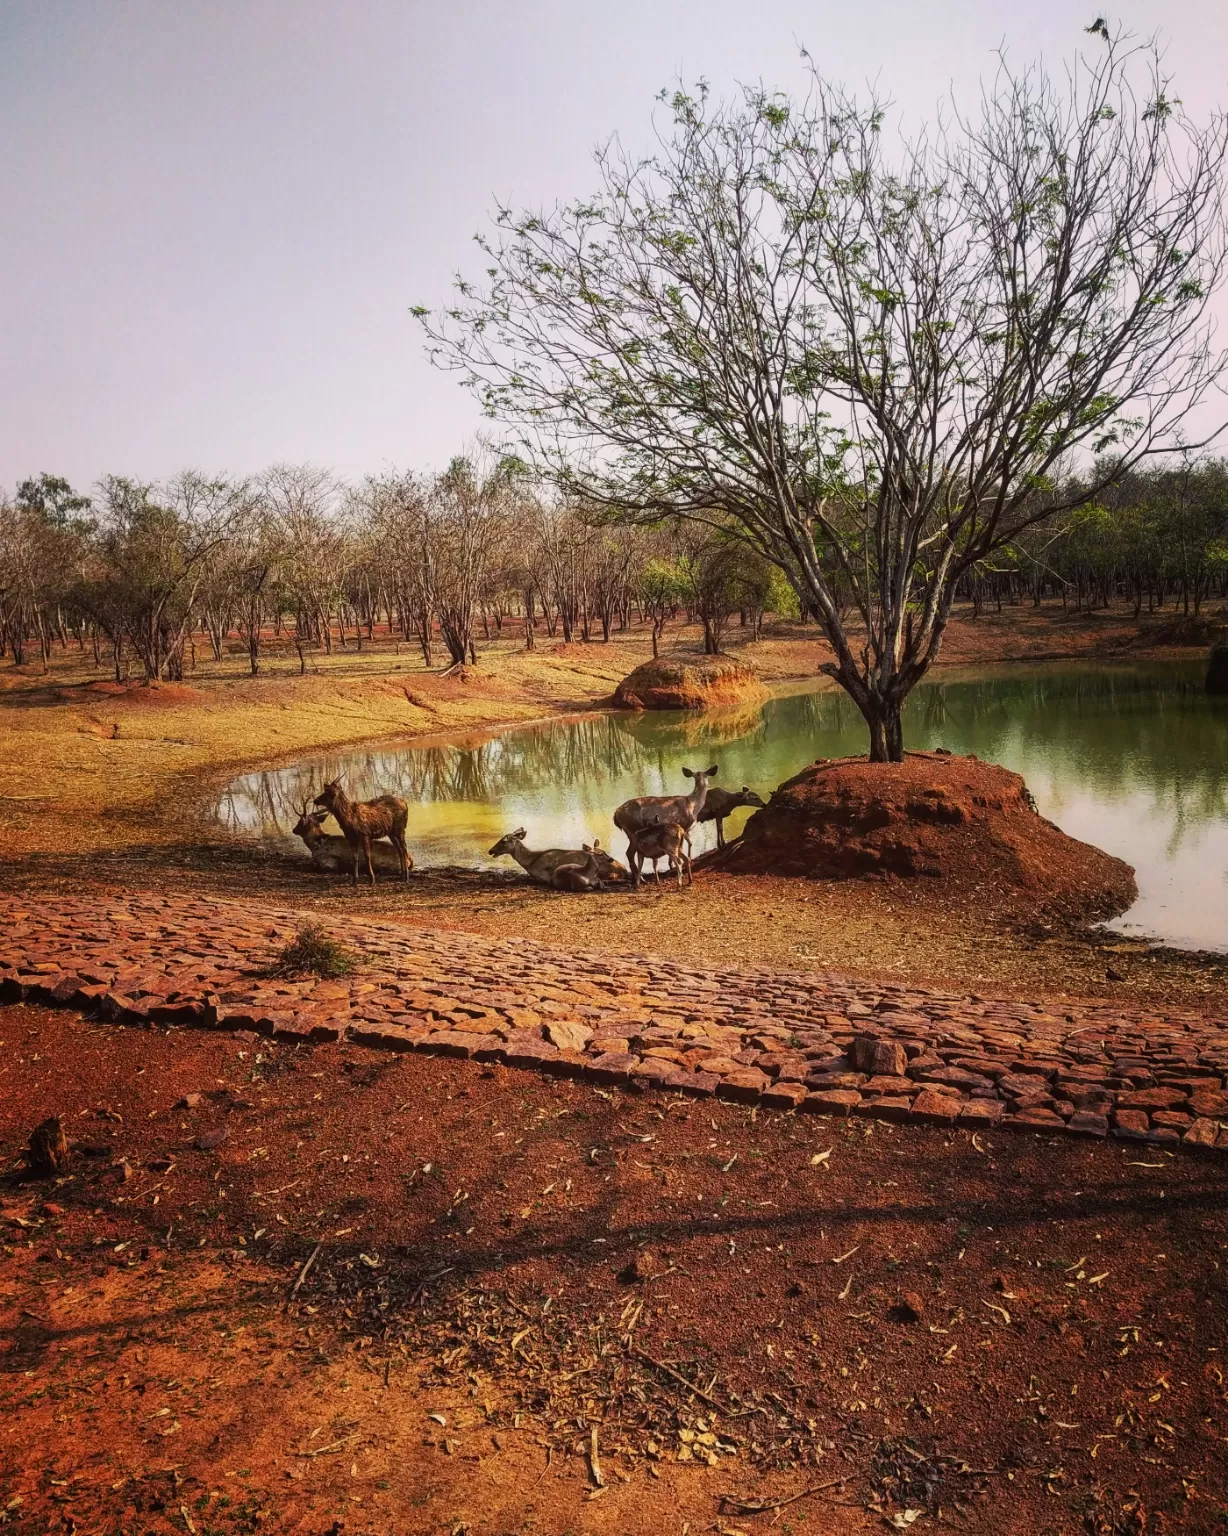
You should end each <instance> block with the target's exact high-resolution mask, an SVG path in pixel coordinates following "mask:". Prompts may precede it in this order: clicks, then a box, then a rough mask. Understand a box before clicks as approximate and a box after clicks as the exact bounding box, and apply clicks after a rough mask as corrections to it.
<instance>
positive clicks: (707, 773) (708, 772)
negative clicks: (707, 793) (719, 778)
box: [682, 763, 716, 789]
mask: <svg viewBox="0 0 1228 1536" xmlns="http://www.w3.org/2000/svg"><path fill="white" fill-rule="evenodd" d="M682 771H683V773H685V774H686V776H687V778H688V779H694V780H695V788H696V789H698V788H699V787H700V782H701V781H702V782H703V783H704V784H706V783H707V782H708V780H709V779H714V778H715V777H716V764H715V763H713V764H712V766H711V768H684V769H683V770H682Z"/></svg>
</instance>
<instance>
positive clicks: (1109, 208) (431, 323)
mask: <svg viewBox="0 0 1228 1536" xmlns="http://www.w3.org/2000/svg"><path fill="white" fill-rule="evenodd" d="M1090 46H1092V47H1094V48H1095V49H1096V50H1097V54H1096V57H1094V58H1092V59H1090V60H1088V59H1085V58H1080V59H1078V60H1076V61H1074V62H1073V63H1072V64H1071V66H1070V68H1069V70H1068V71H1067V73H1066V75H1065V77H1064V78H1063V79H1061V80H1059V81H1054V80H1051V79H1050V78H1049V77H1048V76H1046V75H1045V74H1044V73H1043V72H1042V71H1041V70H1039V69H1032V70H1027V71H1024V72H1023V73H1014V72H1012V71H1011V69H1010V68H1009V67H1008V66H1007V64H1006V62H1005V60H1003V61H1002V63H1001V65H1000V68H999V70H998V73H997V75H996V78H995V79H994V80H993V81H992V83H991V84H990V85H989V86H988V87H987V88H986V90H985V91H984V92H983V99H982V103H981V107H980V110H979V113H978V114H977V115H976V116H975V117H974V118H973V117H965V116H962V115H959V114H958V113H957V114H955V116H954V117H953V119H952V120H951V121H950V122H949V123H939V124H938V125H936V126H935V127H934V128H933V129H932V130H930V131H929V132H927V133H925V134H924V135H922V136H921V137H920V138H919V139H918V140H916V141H915V142H912V143H900V142H895V141H892V142H890V143H889V142H888V138H887V135H886V133H885V113H884V107H883V104H882V103H880V102H879V101H877V100H871V101H869V102H868V103H859V102H858V101H857V100H855V99H854V98H852V97H850V96H848V95H847V94H845V93H844V92H843V91H841V90H838V89H836V88H833V87H831V86H829V85H827V84H825V83H824V82H823V81H822V80H820V79H819V78H817V76H816V77H815V78H814V82H813V87H812V90H811V92H810V95H809V96H808V98H807V99H806V100H804V101H800V102H791V101H789V100H787V99H784V98H782V97H778V96H772V95H768V94H766V93H764V92H763V91H757V90H751V91H746V92H745V93H744V94H743V97H742V98H741V100H740V101H737V102H735V103H734V104H732V105H729V106H724V107H722V106H716V105H714V104H712V103H710V102H709V101H708V100H707V98H706V94H705V93H704V92H700V93H699V94H698V96H692V95H687V94H685V93H682V92H679V93H678V94H677V95H675V96H674V97H673V99H672V103H671V107H672V123H671V126H670V129H669V131H668V133H667V134H666V136H665V137H664V138H663V139H662V142H661V145H660V149H659V152H658V153H657V154H655V155H654V156H652V157H650V158H648V159H645V160H632V159H629V158H627V157H626V156H624V155H623V154H621V153H620V152H619V151H618V150H617V148H616V147H613V146H612V147H607V148H606V149H604V150H603V151H601V152H600V153H599V155H598V171H599V181H600V185H599V189H598V191H597V194H596V195H595V196H594V197H591V198H588V199H586V200H584V201H583V202H581V203H578V204H575V205H573V206H570V207H564V208H561V209H558V210H555V211H554V212H552V213H546V214H533V215H525V216H519V217H517V216H513V214H512V213H511V212H510V211H508V210H503V211H501V212H500V214H499V216H498V220H497V224H498V232H497V234H496V235H495V236H493V237H491V238H490V239H488V240H486V241H484V242H483V244H484V246H485V249H486V257H487V265H488V267H489V269H490V270H491V271H492V273H493V276H492V277H491V278H490V279H489V281H488V282H487V283H486V285H485V286H484V287H481V288H474V287H471V286H469V285H468V284H464V283H462V284H461V293H460V297H459V299H458V301H457V302H456V304H455V305H454V306H452V307H450V308H449V309H448V310H447V311H445V312H444V313H443V314H442V316H440V317H438V318H433V317H432V316H431V315H429V314H428V313H427V312H426V311H421V310H420V311H418V313H419V314H420V316H421V317H422V318H423V320H424V323H425V325H426V328H427V332H428V335H429V336H430V337H431V339H432V350H433V353H434V356H435V357H436V358H437V359H438V360H440V361H441V362H443V363H445V364H447V365H450V366H453V367H456V368H459V369H460V370H461V371H462V373H463V375H464V376H465V378H466V380H467V381H468V382H469V383H470V385H471V386H472V387H473V388H474V389H475V390H476V391H477V392H478V394H479V397H480V399H481V401H482V403H483V405H484V408H485V409H486V411H487V412H488V413H489V414H490V415H491V416H493V417H496V418H498V419H502V420H505V421H508V422H510V423H514V424H517V425H518V426H519V427H520V429H521V439H522V451H523V452H524V453H526V454H528V455H529V456H530V457H531V458H532V460H533V462H535V463H536V465H537V466H538V467H539V468H540V469H541V470H542V471H543V472H544V473H545V474H547V475H549V476H550V477H552V478H553V479H554V481H555V482H556V483H557V484H558V485H560V486H561V487H562V488H563V490H564V491H565V492H566V493H567V494H570V495H574V496H577V497H581V498H583V499H584V500H585V501H586V502H588V503H591V504H596V505H599V506H602V507H605V508H607V509H608V510H609V512H610V513H611V514H612V515H615V516H621V517H629V518H642V519H657V518H660V517H662V516H667V515H678V516H682V517H686V518H690V519H694V520H697V521H700V522H710V523H714V524H722V523H726V522H728V523H731V524H732V525H733V526H735V527H736V528H737V530H738V534H739V536H740V537H741V538H743V539H744V540H745V541H746V542H747V543H749V544H750V545H752V546H753V547H754V548H755V549H756V550H758V551H759V552H760V553H761V554H762V555H764V556H765V557H766V558H768V559H770V560H772V561H774V562H775V563H776V564H777V565H778V566H780V567H781V569H782V570H784V571H785V573H786V574H787V576H788V578H789V580H790V582H791V583H792V585H793V586H794V588H795V590H796V591H797V592H798V594H799V597H800V599H801V601H802V603H803V605H804V608H806V609H808V610H809V611H810V612H811V613H812V614H813V615H814V616H815V617H816V618H817V619H818V621H819V623H820V624H821V626H822V628H823V631H824V633H825V635H826V638H827V640H828V642H829V643H830V645H831V647H832V649H833V651H834V653H835V660H834V661H833V662H830V663H828V664H826V666H825V667H824V670H825V671H826V672H828V673H829V674H830V675H831V676H833V677H834V678H835V679H836V680H837V681H838V682H839V683H840V684H841V685H842V686H843V687H844V688H845V689H847V691H848V692H849V694H850V695H851V696H852V698H853V699H854V700H855V702H856V703H857V706H858V708H859V709H860V710H861V713H862V714H863V716H864V717H865V719H866V722H867V724H868V727H869V732H870V753H871V757H872V758H873V759H875V760H878V761H883V760H895V759H898V758H899V757H900V756H901V755H902V752H903V733H902V726H901V719H900V711H901V707H902V705H903V702H904V699H905V698H906V696H907V694H908V693H909V691H910V690H911V689H912V688H913V687H914V686H915V684H916V683H917V682H918V680H919V679H920V678H921V677H922V676H923V675H924V673H925V671H926V669H927V668H928V667H929V666H930V664H931V663H932V662H933V660H934V658H935V657H936V656H937V654H938V651H939V647H940V645H941V642H942V636H943V632H944V629H945V627H946V624H947V621H948V618H949V615H950V611H951V603H952V600H953V597H954V593H955V590H956V587H957V584H958V583H959V581H960V580H961V578H962V577H963V576H964V575H965V574H966V573H967V572H969V571H970V570H971V569H972V568H973V567H975V566H976V565H977V564H978V562H984V561H986V560H987V559H989V558H990V557H991V556H992V555H993V554H994V553H995V551H997V550H1000V549H1002V548H1003V547H1005V546H1006V545H1009V544H1011V543H1012V542H1014V541H1015V540H1017V539H1018V538H1019V537H1020V536H1021V535H1022V534H1023V533H1024V531H1025V530H1027V529H1028V528H1029V527H1031V526H1032V525H1034V524H1036V523H1038V522H1040V521H1042V520H1043V519H1045V518H1046V517H1049V516H1052V515H1053V514H1055V513H1057V512H1059V511H1061V510H1062V509H1064V508H1067V507H1069V506H1070V505H1071V504H1072V503H1073V502H1074V501H1075V500H1077V499H1080V498H1082V499H1086V498H1088V497H1091V496H1094V495H1095V494H1096V493H1097V490H1098V486H1097V484H1096V482H1095V480H1094V478H1089V477H1088V476H1086V475H1083V476H1081V477H1079V478H1077V479H1076V478H1072V477H1071V476H1070V474H1069V470H1070V469H1071V467H1072V466H1073V464H1074V463H1075V462H1077V461H1082V460H1085V459H1088V458H1091V457H1092V456H1094V455H1095V454H1098V453H1102V452H1103V451H1104V450H1106V449H1108V448H1110V447H1112V448H1113V450H1114V455H1115V459H1116V462H1117V464H1118V465H1119V466H1120V467H1122V468H1129V467H1130V465H1131V464H1134V463H1137V462H1138V461H1139V460H1140V459H1143V458H1145V457H1146V456H1148V455H1154V454H1157V453H1160V452H1162V451H1164V450H1166V449H1169V448H1171V447H1173V446H1174V445H1175V444H1176V443H1177V441H1178V440H1179V438H1180V434H1181V424H1182V421H1183V419H1185V418H1186V416H1187V413H1188V412H1189V410H1190V409H1191V407H1194V406H1197V405H1198V403H1199V402H1200V401H1202V400H1203V399H1204V397H1205V396H1206V395H1207V394H1208V392H1209V391H1210V389H1211V388H1212V386H1213V385H1214V383H1215V381H1216V380H1217V379H1218V378H1219V377H1220V375H1221V374H1222V373H1223V371H1224V366H1225V356H1224V354H1223V353H1222V352H1220V351H1217V350H1216V349H1215V346H1214V344H1213V342H1214V338H1213V326H1212V321H1211V317H1210V315H1209V312H1208V304H1209V301H1210V299H1211V296H1212V294H1213V292H1214V291H1215V290H1216V288H1217V287H1218V286H1219V284H1220V282H1221V280H1222V277H1223V273H1224V262H1225V238H1224V204H1223V181H1224V178H1223V168H1224V160H1225V150H1226V144H1228V135H1226V127H1225V119H1224V117H1223V116H1222V115H1216V116H1215V117H1214V118H1213V119H1212V120H1211V122H1210V123H1209V124H1208V125H1206V126H1199V125H1197V124H1195V123H1193V122H1191V121H1190V120H1189V119H1188V118H1187V117H1186V116H1185V115H1184V114H1183V113H1182V111H1181V108H1180V104H1179V102H1178V101H1177V100H1176V99H1175V98H1174V96H1173V93H1172V88H1171V85H1170V82H1169V81H1168V80H1167V78H1166V77H1165V75H1164V72H1163V69H1162V66H1161V62H1160V58H1159V55H1158V53H1157V52H1156V50H1155V49H1154V47H1149V46H1143V47H1139V46H1135V45H1134V44H1132V43H1131V42H1130V41H1129V40H1128V39H1124V38H1121V37H1117V38H1111V37H1107V36H1103V37H1102V36H1099V35H1098V36H1097V37H1096V39H1095V41H1094V42H1093V43H1092V44H1091V45H1090ZM841 593H842V594H843V596H844V598H846V599H847V600H848V601H849V607H850V614H851V622H850V621H846V618H845V616H844V615H843V614H842V612H841V596H840V594H841Z"/></svg>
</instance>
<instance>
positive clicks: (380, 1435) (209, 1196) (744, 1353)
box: [0, 1006, 1228, 1536]
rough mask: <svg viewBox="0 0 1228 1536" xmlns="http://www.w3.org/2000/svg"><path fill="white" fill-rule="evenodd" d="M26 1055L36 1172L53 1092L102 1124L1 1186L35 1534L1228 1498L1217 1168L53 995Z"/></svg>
mask: <svg viewBox="0 0 1228 1536" xmlns="http://www.w3.org/2000/svg"><path fill="white" fill-rule="evenodd" d="M0 1039H3V1040H4V1042H5V1043H6V1052H5V1058H4V1061H5V1065H4V1068H3V1095H2V1098H0V1153H2V1154H3V1160H4V1166H5V1167H6V1168H11V1167H12V1166H13V1162H14V1154H15V1153H16V1152H17V1150H18V1148H19V1145H20V1144H21V1142H22V1141H24V1137H25V1135H26V1134H27V1132H28V1129H29V1127H30V1126H31V1125H32V1124H33V1123H35V1122H36V1121H37V1120H38V1119H40V1118H41V1117H42V1116H43V1115H45V1114H47V1113H49V1112H51V1111H52V1110H58V1111H60V1112H61V1113H62V1114H63V1115H64V1117H65V1120H66V1123H67V1124H68V1126H69V1135H70V1137H71V1138H72V1139H73V1140H74V1141H75V1143H76V1144H77V1149H76V1152H75V1154H74V1159H73V1162H72V1164H71V1167H70V1170H69V1172H68V1174H67V1175H66V1176H64V1177H63V1178H62V1179H60V1180H59V1181H58V1182H57V1183H55V1184H50V1183H48V1184H42V1185H33V1184H30V1183H24V1182H22V1178H21V1176H20V1175H19V1174H17V1173H16V1172H10V1173H7V1174H5V1175H4V1177H3V1181H2V1182H0V1222H2V1224H3V1229H2V1232H0V1237H2V1240H3V1247H2V1248H0V1414H2V1416H0V1490H2V1491H0V1511H2V1515H0V1518H3V1520H4V1521H5V1522H6V1524H5V1528H6V1529H8V1530H12V1531H14V1532H15V1533H22V1536H25V1533H27V1532H28V1533H35V1532H38V1533H42V1532H55V1533H60V1532H65V1533H67V1532H85V1531H89V1532H106V1533H111V1532H119V1531H124V1532H138V1531H139V1532H158V1533H160V1532H170V1531H176V1532H183V1531H185V1530H186V1531H189V1532H197V1533H229V1532H250V1531H258V1530H272V1531H287V1532H304V1533H313V1536H316V1533H318V1536H324V1533H327V1532H332V1533H341V1532H345V1533H346V1536H350V1533H358V1532H371V1533H380V1536H382V1533H385V1532H390V1531H397V1532H405V1533H408V1536H416V1533H420V1532H421V1533H425V1532H431V1533H442V1532H447V1533H450V1536H458V1533H461V1532H467V1533H471V1536H479V1533H493V1536H503V1533H510V1532H545V1533H552V1536H553V1533H563V1532H568V1531H576V1532H579V1531H583V1532H596V1533H603V1532H609V1533H611V1536H613V1533H618V1536H624V1533H626V1536H634V1533H641V1532H642V1533H645V1536H646V1533H648V1532H659V1531H661V1532H671V1533H687V1532H695V1533H698V1532H701V1531H703V1532H710V1531H715V1532H718V1533H719V1532H724V1533H730V1532H754V1531H758V1530H764V1531H766V1530H770V1529H773V1528H777V1529H779V1530H781V1531H785V1532H788V1531H794V1532H802V1531H805V1532H814V1533H828V1532H857V1531H870V1530H883V1529H906V1528H909V1527H911V1525H912V1524H913V1523H914V1522H915V1523H916V1525H917V1529H918V1530H924V1529H926V1528H927V1527H929V1526H931V1525H934V1526H941V1527H949V1528H954V1529H963V1530H968V1531H976V1532H986V1533H997V1532H1035V1533H1053V1536H1058V1533H1067V1532H1074V1531H1086V1532H1092V1533H1096V1536H1105V1533H1127V1532H1131V1533H1137V1532H1143V1531H1146V1532H1153V1531H1183V1532H1184V1531H1189V1532H1202V1531H1213V1530H1219V1529H1222V1527H1223V1522H1224V1520H1225V1518H1226V1517H1228V1487H1226V1486H1225V1482H1226V1479H1225V1466H1226V1465H1228V1464H1226V1462H1225V1458H1224V1454H1223V1445H1224V1439H1223V1426H1224V1423H1225V1417H1224V1410H1225V1406H1226V1403H1225V1388H1224V1368H1225V1367H1224V1362H1223V1358H1222V1354H1223V1348H1224V1332H1223V1307H1224V1301H1225V1280H1224V1264H1225V1262H1226V1260H1225V1253H1226V1249H1228V1214H1226V1213H1225V1208H1224V1202H1223V1195H1222V1188H1223V1180H1222V1170H1221V1168H1220V1166H1219V1162H1218V1161H1217V1160H1211V1159H1205V1160H1204V1159H1200V1158H1197V1157H1195V1156H1192V1155H1190V1154H1189V1153H1184V1152H1183V1153H1179V1154H1177V1155H1176V1156H1170V1155H1168V1154H1165V1153H1163V1152H1162V1151H1160V1150H1157V1149H1154V1148H1147V1147H1139V1146H1132V1145H1129V1144H1107V1143H1100V1144H1090V1143H1079V1142H1071V1141H1069V1140H1065V1141H1061V1142H1052V1141H1049V1140H1046V1139H1044V1138H1041V1137H1033V1136H1026V1137H1025V1136H1009V1135H1005V1134H993V1133H989V1134H986V1133H978V1134H977V1135H976V1136H975V1137H973V1136H969V1135H968V1134H966V1133H962V1132H961V1133H951V1132H942V1131H937V1130H922V1129H914V1128H904V1127H890V1126H886V1125H883V1124H876V1123H872V1122H864V1123H853V1122H844V1123H840V1124H835V1123H833V1122H831V1121H826V1120H816V1119H814V1118H812V1117H803V1116H774V1115H770V1114H766V1113H763V1112H755V1111H751V1110H747V1109H744V1108H740V1107H738V1106H734V1105H731V1104H726V1103H715V1104H708V1103H705V1104H702V1105H697V1104H695V1103H694V1102H693V1101H682V1100H676V1099H670V1098H666V1097H664V1096H661V1095H657V1094H647V1095H644V1096H642V1097H638V1098H637V1097H632V1096H628V1095H624V1094H619V1093H609V1092H605V1091H602V1090H598V1089H596V1088H593V1087H589V1086H585V1085H581V1084H575V1083H562V1082H559V1083H551V1082H550V1081H549V1080H548V1079H547V1080H543V1079H540V1078H537V1077H535V1076H532V1075H529V1074H518V1073H515V1072H512V1071H509V1070H507V1069H504V1068H499V1067H489V1068H485V1069H479V1068H476V1067H474V1066H473V1065H472V1064H467V1063H449V1062H445V1061H441V1060H431V1059H429V1058H422V1057H399V1058H379V1057H377V1056H375V1055H373V1054H368V1053H366V1052H363V1051H362V1050H360V1049H357V1048H354V1047H341V1046H319V1047H315V1048H310V1047H304V1046H289V1045H280V1046H278V1045H273V1044H271V1043H270V1042H268V1041H265V1040H255V1039H250V1040H245V1039H242V1038H238V1039H236V1038H234V1037H231V1036H217V1035H210V1034H208V1033H199V1032H190V1031H166V1030H140V1029H119V1028H116V1027H114V1026H99V1025H94V1024H91V1023H89V1022H87V1021H84V1020H82V1019H80V1018H78V1017H77V1016H76V1015H73V1014H71V1013H67V1012H49V1011H46V1010H41V1009H36V1008H31V1007H25V1006H17V1007H8V1008H4V1009H0ZM194 1095H198V1096H199V1097H198V1098H191V1097H190V1096H194ZM185 1098H189V1099H190V1107H188V1105H184V1104H181V1103H180V1101H181V1100H183V1099H185ZM177 1105H178V1106H179V1107H176V1106H177ZM218 1128H224V1129H225V1131H226V1135H225V1138H224V1139H223V1140H222V1141H221V1143H220V1145H218V1146H217V1147H216V1148H214V1149H213V1150H200V1149H199V1148H198V1147H197V1145H196V1142H197V1139H198V1138H200V1139H201V1140H202V1141H204V1142H208V1141H209V1140H211V1139H213V1138H210V1137H209V1136H208V1135H203V1136H202V1133H206V1132H208V1131H210V1130H213V1129H218ZM313 1256H314V1257H313ZM309 1260H312V1262H311V1263H310V1265H308V1261H309ZM300 1276H301V1277H303V1278H302V1283H301V1285H300V1286H299V1287H298V1289H297V1291H295V1284H296V1280H298V1278H299V1277H300ZM594 1446H595V1447H596V1461H595V1463H594V1459H593V1451H594ZM808 1489H817V1490H819V1491H816V1492H814V1493H812V1494H810V1495H809V1496H808V1497H802V1498H798V1499H797V1500H796V1502H792V1503H784V1502H782V1501H784V1500H789V1499H792V1498H793V1496H794V1495H797V1494H804V1493H805V1492H806V1490H808ZM756 1501H758V1502H759V1503H760V1504H763V1505H766V1506H767V1507H766V1509H764V1510H763V1511H762V1512H758V1513H757V1512H756V1509H755V1505H756Z"/></svg>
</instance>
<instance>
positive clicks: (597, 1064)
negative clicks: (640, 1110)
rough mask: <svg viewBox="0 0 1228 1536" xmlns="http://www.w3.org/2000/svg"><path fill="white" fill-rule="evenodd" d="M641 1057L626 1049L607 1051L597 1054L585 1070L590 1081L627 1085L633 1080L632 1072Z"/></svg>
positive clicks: (611, 1085) (611, 1084)
mask: <svg viewBox="0 0 1228 1536" xmlns="http://www.w3.org/2000/svg"><path fill="white" fill-rule="evenodd" d="M639 1060H640V1059H639V1057H638V1056H632V1055H630V1054H629V1053H628V1052H626V1051H606V1052H604V1053H603V1054H602V1055H601V1056H595V1057H593V1059H592V1060H591V1061H590V1062H589V1064H588V1067H587V1068H586V1070H585V1073H584V1075H585V1077H586V1078H587V1079H588V1081H589V1082H590V1083H604V1084H605V1085H607V1086H608V1087H619V1086H625V1085H626V1084H627V1083H629V1082H630V1081H631V1073H632V1071H633V1069H634V1068H635V1067H637V1066H638V1065H639Z"/></svg>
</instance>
